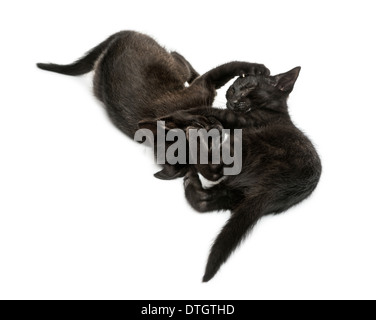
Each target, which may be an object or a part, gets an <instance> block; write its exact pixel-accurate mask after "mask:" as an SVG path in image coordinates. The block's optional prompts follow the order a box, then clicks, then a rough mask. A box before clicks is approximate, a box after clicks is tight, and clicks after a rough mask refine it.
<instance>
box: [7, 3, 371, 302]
mask: <svg viewBox="0 0 376 320" xmlns="http://www.w3.org/2000/svg"><path fill="white" fill-rule="evenodd" d="M375 21H376V20H375V15H374V1H354V2H349V1H315V2H306V1H234V0H233V1H228V2H223V3H222V2H219V1H213V2H210V1H197V2H196V1H185V2H180V1H148V2H147V1H140V0H138V1H68V0H65V1H54V2H51V1H37V0H36V1H11V2H9V1H8V2H4V1H2V2H1V4H0V24H1V28H0V35H1V43H2V44H1V50H0V55H1V59H0V63H1V71H0V72H1V73H0V81H1V87H0V88H1V89H0V90H1V91H0V92H1V102H0V148H1V149H0V150H1V156H0V197H1V198H0V298H2V299H14V298H24V299H26V298H27V299H31V298H33V299H46V298H48V299H68V298H70V299H320V298H321V299H346V298H359V299H360V298H376V293H375V288H376V273H375V270H376V257H375V244H376V232H375V229H376V210H375V205H374V203H375V202H374V199H375V178H376V177H375V163H376V157H375V142H374V137H375V127H376V126H375V115H376V112H375V109H376V103H375V85H376V82H375V74H376V63H375V60H374V59H375V57H376V50H375V44H374V39H375V30H376V22H375ZM127 29H130V30H138V31H141V32H145V33H147V34H150V35H152V36H153V37H154V38H156V39H157V40H158V41H159V42H160V43H161V44H162V45H165V46H166V47H167V48H169V49H172V50H178V51H179V52H181V53H182V54H183V55H184V56H186V58H187V59H188V60H189V61H190V62H191V63H192V64H193V65H194V67H195V68H196V69H197V70H198V71H199V72H201V73H202V72H205V71H207V70H209V69H211V68H213V67H215V66H216V65H219V64H221V63H225V62H228V61H231V60H246V61H252V62H260V63H264V64H265V65H267V66H268V67H269V68H270V69H271V71H272V73H273V74H276V73H280V72H284V71H287V70H290V69H291V68H293V67H295V66H297V65H300V66H302V72H301V76H300V78H299V79H298V82H297V84H296V87H295V90H294V92H293V94H292V96H291V98H290V111H291V115H292V117H293V119H294V121H295V122H296V124H297V125H298V126H299V127H300V128H302V129H303V130H304V131H305V132H306V133H307V134H308V135H309V136H310V137H311V138H312V140H313V141H314V143H315V144H316V145H317V148H318V150H319V153H320V154H321V156H322V160H323V167H324V172H323V177H322V180H321V183H320V185H319V188H318V189H317V191H316V192H315V194H314V195H313V196H312V197H311V198H310V199H309V200H307V201H306V202H304V203H303V204H301V205H299V206H298V207H296V208H294V209H292V210H290V211H289V212H288V213H286V214H284V215H280V216H277V217H270V218H265V219H263V220H262V221H261V222H260V223H259V224H258V225H257V227H256V228H255V230H254V232H253V233H252V234H251V236H250V237H248V238H247V240H246V241H245V242H244V244H243V245H242V246H241V248H240V249H239V250H237V252H236V253H235V254H234V255H233V256H232V257H231V259H230V260H229V261H228V262H227V263H226V264H225V265H224V266H223V268H222V269H221V272H220V273H219V274H218V275H217V276H216V278H214V280H213V281H212V282H210V283H208V284H202V283H201V277H202V275H203V271H204V267H205V263H206V258H207V255H208V251H209V248H210V245H211V243H212V241H213V239H214V238H215V236H216V234H217V233H218V231H219V230H220V228H221V227H222V226H223V225H224V223H225V221H226V220H227V219H228V217H229V214H228V213H220V214H217V213H213V214H207V215H200V214H198V213H195V212H194V211H193V209H191V208H190V207H189V206H188V204H187V203H186V201H185V198H184V195H183V187H182V181H181V180H177V181H173V182H163V181H159V180H157V179H155V178H154V177H153V173H154V172H156V171H157V169H158V168H157V167H156V166H155V165H154V164H153V161H152V159H151V158H150V157H149V156H148V154H147V152H146V151H145V150H144V149H143V148H142V147H141V146H138V145H136V144H135V143H134V142H133V141H131V140H129V139H128V138H126V137H125V136H123V135H122V134H121V133H120V132H118V131H117V130H116V129H115V128H114V127H113V126H112V124H111V123H110V122H109V121H108V119H107V117H106V115H105V112H104V110H103V108H102V106H101V104H100V103H99V102H97V101H96V100H95V98H94V97H93V94H92V92H91V75H88V76H85V77H81V78H73V77H66V76H62V75H57V74H52V73H47V72H43V71H40V70H38V69H37V68H36V67H35V63H36V62H50V61H52V62H57V63H69V62H72V61H73V60H75V59H76V58H78V57H80V56H81V55H82V54H83V53H84V52H85V51H87V50H88V49H90V48H92V47H93V46H95V45H97V44H98V43H99V42H101V41H102V40H104V39H105V38H106V37H107V36H109V35H111V34H112V33H115V32H117V31H119V30H127ZM224 101H225V98H224V92H223V91H221V92H220V93H219V96H218V99H217V101H216V105H223V102H224ZM250 209H251V208H250Z"/></svg>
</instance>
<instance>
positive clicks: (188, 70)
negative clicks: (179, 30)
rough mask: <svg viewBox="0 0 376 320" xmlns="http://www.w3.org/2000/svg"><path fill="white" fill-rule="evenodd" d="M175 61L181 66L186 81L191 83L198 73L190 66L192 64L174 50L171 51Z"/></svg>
mask: <svg viewBox="0 0 376 320" xmlns="http://www.w3.org/2000/svg"><path fill="white" fill-rule="evenodd" d="M171 55H172V56H173V57H174V59H175V61H176V62H177V63H178V64H180V65H181V66H182V67H183V70H184V71H185V72H184V75H185V78H186V81H187V82H188V83H189V84H191V83H192V82H193V81H194V80H195V79H196V78H198V77H199V76H200V74H199V73H198V72H197V71H196V70H195V69H194V68H193V67H192V65H191V64H190V63H189V62H188V61H187V59H185V58H184V57H183V56H182V55H181V54H180V53H178V52H176V51H174V52H171Z"/></svg>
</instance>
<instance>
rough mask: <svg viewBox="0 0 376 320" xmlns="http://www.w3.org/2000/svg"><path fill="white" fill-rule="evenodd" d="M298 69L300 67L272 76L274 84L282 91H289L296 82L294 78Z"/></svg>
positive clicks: (297, 73)
mask: <svg viewBox="0 0 376 320" xmlns="http://www.w3.org/2000/svg"><path fill="white" fill-rule="evenodd" d="M300 69H301V67H296V68H294V69H292V70H290V71H289V72H286V73H281V74H278V75H276V76H274V79H275V80H276V82H275V83H276V84H275V86H276V87H277V88H278V89H279V90H281V91H283V92H288V93H290V92H291V91H292V89H294V84H295V82H296V79H298V76H299V73H300Z"/></svg>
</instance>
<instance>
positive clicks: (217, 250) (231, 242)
mask: <svg viewBox="0 0 376 320" xmlns="http://www.w3.org/2000/svg"><path fill="white" fill-rule="evenodd" d="M261 216H262V203H261V202H260V201H257V200H256V199H254V201H250V202H247V204H246V205H244V204H243V205H242V206H241V207H240V208H238V209H237V210H235V211H234V212H233V214H232V216H231V218H230V219H229V221H228V222H227V224H226V225H225V226H224V228H223V229H222V231H221V233H220V234H219V235H218V237H217V239H216V240H215V242H214V244H213V246H212V249H211V252H210V256H209V259H208V263H207V265H206V271H205V275H204V278H203V282H208V281H210V280H211V279H212V278H213V277H214V276H215V275H216V273H217V272H218V270H219V269H220V267H221V266H222V264H224V263H225V262H226V260H227V259H228V258H229V256H230V255H231V253H232V252H233V251H234V250H235V249H236V247H237V246H238V245H239V244H240V243H241V241H242V239H243V238H244V237H245V236H246V234H247V232H248V231H249V230H251V228H252V227H253V226H254V225H255V224H256V222H257V221H258V220H259V219H260V218H261Z"/></svg>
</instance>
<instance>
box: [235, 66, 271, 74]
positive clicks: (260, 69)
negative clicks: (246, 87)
mask: <svg viewBox="0 0 376 320" xmlns="http://www.w3.org/2000/svg"><path fill="white" fill-rule="evenodd" d="M248 75H251V76H258V75H264V76H269V75H270V70H269V69H268V68H267V67H265V66H264V65H263V64H258V63H252V64H250V66H249V68H248V69H247V70H243V71H242V72H241V74H240V76H241V77H245V76H248Z"/></svg>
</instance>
